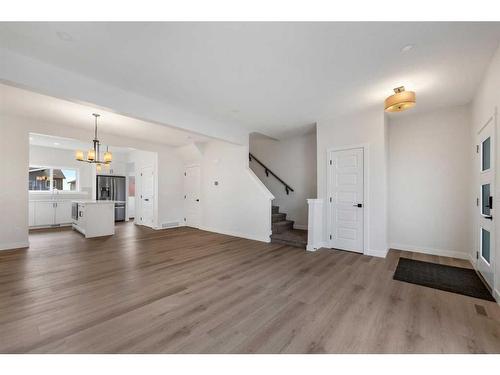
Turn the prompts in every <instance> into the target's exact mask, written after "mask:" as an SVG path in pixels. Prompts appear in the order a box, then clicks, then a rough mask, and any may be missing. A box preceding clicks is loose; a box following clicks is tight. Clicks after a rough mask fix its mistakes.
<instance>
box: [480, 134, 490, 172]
mask: <svg viewBox="0 0 500 375" xmlns="http://www.w3.org/2000/svg"><path fill="white" fill-rule="evenodd" d="M481 149H482V158H481V159H482V168H481V170H483V171H487V170H488V169H490V159H491V142H490V137H488V138H486V139H485V140H484V141H483V144H482V147H481Z"/></svg>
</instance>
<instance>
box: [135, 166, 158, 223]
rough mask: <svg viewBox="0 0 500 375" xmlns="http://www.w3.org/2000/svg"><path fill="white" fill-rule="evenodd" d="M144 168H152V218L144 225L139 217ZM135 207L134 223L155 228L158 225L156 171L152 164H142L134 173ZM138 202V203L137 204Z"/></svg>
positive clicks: (141, 208)
mask: <svg viewBox="0 0 500 375" xmlns="http://www.w3.org/2000/svg"><path fill="white" fill-rule="evenodd" d="M146 168H151V169H152V170H153V200H154V201H153V218H152V220H153V221H152V223H151V225H146V224H144V223H143V222H142V220H140V217H142V213H143V202H142V198H141V195H142V171H143V170H144V169H146ZM137 177H139V184H137V182H138V181H137ZM135 183H136V185H135V198H136V199H135V209H136V215H135V216H136V217H135V218H134V224H137V225H142V226H144V227H148V228H152V229H157V227H158V220H157V207H158V206H157V205H158V194H157V188H156V186H157V173H156V168H155V166H154V165H149V164H147V165H143V166H141V168H140V169H139V170H138V173H136V175H135ZM138 197H139V199H137V198H138ZM137 202H139V205H138V204H137ZM138 207H139V211H137V208H138Z"/></svg>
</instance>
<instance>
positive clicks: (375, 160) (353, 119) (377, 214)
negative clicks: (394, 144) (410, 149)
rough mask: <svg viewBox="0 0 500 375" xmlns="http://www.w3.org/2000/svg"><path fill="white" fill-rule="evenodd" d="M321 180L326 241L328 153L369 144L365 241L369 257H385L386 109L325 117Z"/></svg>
mask: <svg viewBox="0 0 500 375" xmlns="http://www.w3.org/2000/svg"><path fill="white" fill-rule="evenodd" d="M316 129H317V151H318V154H317V168H318V169H317V180H318V198H322V199H323V200H324V202H325V204H324V207H325V209H324V211H325V212H324V217H323V241H326V238H327V236H328V235H329V231H328V230H327V229H328V228H326V210H327V209H326V207H327V198H328V197H327V187H326V181H327V178H326V176H327V162H326V159H327V150H328V149H329V148H343V147H351V146H358V145H362V144H365V145H368V147H369V152H368V153H367V155H365V160H368V163H367V164H365V168H367V167H368V168H369V174H368V177H367V179H368V181H365V190H368V194H366V193H365V205H364V209H365V212H367V213H368V233H367V236H365V238H364V247H365V253H366V254H373V255H377V256H385V254H386V253H387V249H388V235H387V154H386V152H387V151H386V146H387V145H386V142H387V137H386V124H385V116H384V112H383V110H382V109H377V110H371V111H366V112H363V113H357V114H354V115H350V116H342V117H336V118H325V119H322V120H320V121H318V122H317V125H316Z"/></svg>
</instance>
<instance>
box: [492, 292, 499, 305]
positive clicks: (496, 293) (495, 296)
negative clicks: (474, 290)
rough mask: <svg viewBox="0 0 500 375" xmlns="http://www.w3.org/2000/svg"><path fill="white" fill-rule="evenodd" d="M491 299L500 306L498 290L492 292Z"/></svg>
mask: <svg viewBox="0 0 500 375" xmlns="http://www.w3.org/2000/svg"><path fill="white" fill-rule="evenodd" d="M493 298H495V299H496V300H497V304H499V305H500V290H498V289H495V290H494V291H493Z"/></svg>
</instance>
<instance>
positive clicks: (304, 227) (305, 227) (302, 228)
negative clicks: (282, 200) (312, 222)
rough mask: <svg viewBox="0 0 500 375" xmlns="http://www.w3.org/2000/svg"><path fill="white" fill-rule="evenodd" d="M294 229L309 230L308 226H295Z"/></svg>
mask: <svg viewBox="0 0 500 375" xmlns="http://www.w3.org/2000/svg"><path fill="white" fill-rule="evenodd" d="M293 229H301V230H307V225H302V224H293Z"/></svg>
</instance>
